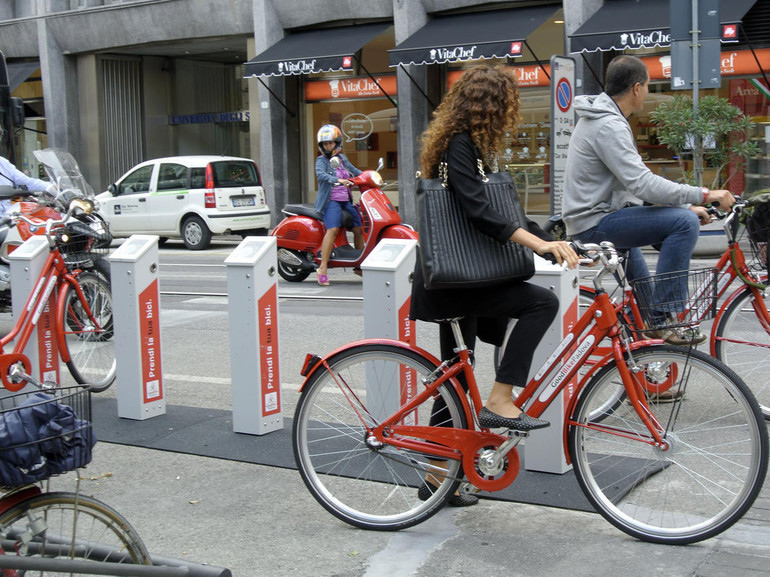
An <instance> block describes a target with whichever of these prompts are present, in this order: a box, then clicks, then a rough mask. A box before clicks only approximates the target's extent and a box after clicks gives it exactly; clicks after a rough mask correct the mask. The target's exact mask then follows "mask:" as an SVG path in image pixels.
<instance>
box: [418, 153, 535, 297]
mask: <svg viewBox="0 0 770 577" xmlns="http://www.w3.org/2000/svg"><path fill="white" fill-rule="evenodd" d="M478 170H479V177H480V178H481V180H482V182H483V183H484V189H485V191H486V194H487V197H488V198H489V201H490V204H491V205H492V207H494V209H495V210H497V211H499V212H500V213H501V214H503V215H504V216H505V217H506V218H507V219H509V220H510V221H511V222H513V223H515V224H516V225H517V226H525V222H526V219H525V217H524V211H523V210H522V208H521V202H520V201H519V195H518V193H517V192H516V187H515V186H514V184H513V179H512V178H511V174H510V173H509V172H507V171H505V172H496V173H492V174H489V175H486V174H485V173H484V169H483V164H482V162H481V160H479V161H478ZM417 217H418V229H419V234H420V242H419V247H420V257H421V261H422V271H423V276H424V279H425V288H427V289H439V288H444V289H445V288H473V287H484V286H492V285H496V284H503V283H506V282H511V281H524V280H527V279H529V278H530V277H531V276H532V275H533V274H534V273H535V263H534V257H533V254H532V251H531V250H530V249H529V248H527V247H525V246H522V245H520V244H518V243H515V242H513V241H507V242H506V243H503V244H501V243H500V242H498V241H497V240H495V239H494V238H492V237H490V236H487V235H485V234H483V233H482V232H480V231H479V230H478V229H477V228H476V227H474V226H473V224H472V223H471V222H470V220H469V219H468V217H467V216H466V215H465V213H464V211H463V210H462V207H461V206H460V203H459V202H458V201H457V199H456V198H455V195H454V193H453V192H452V189H451V188H450V187H449V185H448V182H447V167H446V163H444V162H442V163H441V165H440V166H439V178H432V179H420V180H419V181H418V183H417Z"/></svg>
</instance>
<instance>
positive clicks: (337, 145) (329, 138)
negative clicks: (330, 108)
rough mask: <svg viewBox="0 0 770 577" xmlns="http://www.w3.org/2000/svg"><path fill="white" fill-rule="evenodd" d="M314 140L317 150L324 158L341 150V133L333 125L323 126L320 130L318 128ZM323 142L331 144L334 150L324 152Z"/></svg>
mask: <svg viewBox="0 0 770 577" xmlns="http://www.w3.org/2000/svg"><path fill="white" fill-rule="evenodd" d="M316 140H317V141H318V150H319V151H320V152H321V154H323V155H324V156H326V157H330V156H332V155H334V154H337V153H338V152H339V151H340V150H342V132H341V131H340V129H339V128H337V127H336V126H334V125H333V124H324V125H323V126H322V127H321V128H319V129H318V135H317V136H316ZM324 142H333V143H334V150H332V151H328V150H324V146H323V143H324Z"/></svg>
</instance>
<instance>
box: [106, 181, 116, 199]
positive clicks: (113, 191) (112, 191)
mask: <svg viewBox="0 0 770 577" xmlns="http://www.w3.org/2000/svg"><path fill="white" fill-rule="evenodd" d="M107 192H109V193H110V194H111V195H112V196H115V194H117V192H118V187H117V186H115V185H114V184H111V185H109V186H108V187H107Z"/></svg>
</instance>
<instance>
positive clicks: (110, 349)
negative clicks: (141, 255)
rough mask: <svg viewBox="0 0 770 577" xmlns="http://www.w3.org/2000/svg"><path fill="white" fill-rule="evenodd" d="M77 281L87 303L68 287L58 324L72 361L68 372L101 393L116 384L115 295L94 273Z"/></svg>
mask: <svg viewBox="0 0 770 577" xmlns="http://www.w3.org/2000/svg"><path fill="white" fill-rule="evenodd" d="M77 281H78V283H79V284H80V287H81V288H82V289H83V294H84V296H85V300H81V299H80V298H79V297H78V294H77V291H76V290H75V287H74V286H72V285H70V284H67V285H66V286H65V288H64V291H65V293H64V300H63V302H64V306H63V307H61V309H60V310H59V311H58V315H59V318H58V319H57V322H58V323H59V326H60V327H62V330H63V331H64V335H65V337H66V343H67V351H68V353H69V359H70V360H69V361H68V362H67V368H68V369H69V372H70V374H71V375H72V378H74V379H75V381H77V382H78V384H81V385H87V386H88V387H89V389H91V390H92V391H94V392H96V393H99V392H101V391H103V390H105V389H106V388H108V387H109V386H110V385H111V384H112V383H113V381H114V380H115V374H116V367H117V364H116V362H115V342H114V340H113V338H112V336H113V318H112V291H111V290H110V285H109V283H108V282H107V281H106V280H105V279H104V278H102V277H101V276H100V275H98V274H95V273H92V272H82V273H80V274H79V275H78V277H77ZM60 302H61V301H60ZM89 311H90V312H91V314H92V315H93V318H94V319H95V320H96V324H94V322H93V320H91V316H89Z"/></svg>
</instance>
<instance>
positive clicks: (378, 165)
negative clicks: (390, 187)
mask: <svg viewBox="0 0 770 577" xmlns="http://www.w3.org/2000/svg"><path fill="white" fill-rule="evenodd" d="M383 166H385V162H384V161H383V160H382V157H380V160H379V161H378V162H377V172H380V171H381V170H382V167H383Z"/></svg>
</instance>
